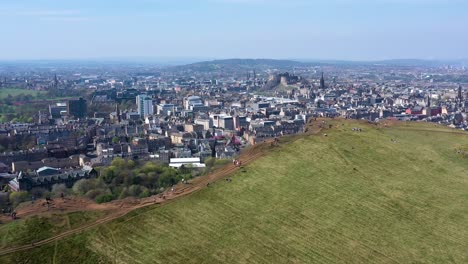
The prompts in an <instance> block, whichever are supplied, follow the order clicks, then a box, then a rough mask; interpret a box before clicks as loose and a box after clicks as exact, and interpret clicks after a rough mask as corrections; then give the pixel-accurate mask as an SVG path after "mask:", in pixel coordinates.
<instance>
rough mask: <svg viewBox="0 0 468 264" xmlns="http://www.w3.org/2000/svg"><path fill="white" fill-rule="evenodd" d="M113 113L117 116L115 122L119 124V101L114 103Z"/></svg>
mask: <svg viewBox="0 0 468 264" xmlns="http://www.w3.org/2000/svg"><path fill="white" fill-rule="evenodd" d="M115 115H116V116H117V122H118V123H119V124H120V122H121V120H120V108H119V103H118V102H117V103H116V104H115Z"/></svg>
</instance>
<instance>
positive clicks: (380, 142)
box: [0, 119, 468, 263]
mask: <svg viewBox="0 0 468 264" xmlns="http://www.w3.org/2000/svg"><path fill="white" fill-rule="evenodd" d="M324 122H327V123H326V124H325V126H324V127H325V130H322V131H321V132H320V133H315V134H310V135H303V136H297V137H293V138H288V137H286V138H284V137H283V138H281V139H280V143H279V146H266V147H265V151H267V152H268V153H269V154H267V155H266V156H263V157H261V158H259V159H258V160H256V161H254V162H253V163H250V164H248V165H246V166H244V168H242V169H239V170H238V171H236V172H235V173H234V174H233V175H231V176H230V178H231V179H232V181H224V180H222V181H219V182H216V183H213V184H211V185H210V186H209V187H206V188H204V189H202V190H200V191H199V192H196V193H193V194H192V195H188V196H186V197H183V198H180V199H178V200H176V201H173V202H171V203H167V204H165V205H162V206H158V205H155V206H152V207H148V208H145V209H143V210H139V211H135V212H132V213H131V214H129V215H126V216H124V217H122V218H121V219H117V220H115V221H112V222H111V223H106V224H103V225H101V226H99V227H96V228H93V229H89V230H87V231H83V232H81V233H80V234H77V235H74V236H71V237H68V238H66V239H63V240H61V241H57V242H55V243H49V244H46V245H43V246H41V247H38V248H35V249H31V250H24V251H20V252H17V253H14V254H10V255H3V256H0V263H46V262H52V261H51V260H54V262H56V263H416V262H417V263H468V262H467V261H468V251H467V250H466V245H468V191H467V190H468V180H467V174H466V171H467V170H468V162H467V159H468V154H467V153H468V137H467V136H466V135H467V133H466V132H462V131H457V130H452V129H448V128H445V127H440V126H439V127H436V126H434V124H429V123H398V122H395V123H391V122H387V123H386V124H385V125H383V124H381V125H379V126H377V125H374V124H369V123H367V122H365V121H353V120H340V119H335V120H324ZM319 126H323V124H322V122H321V121H317V122H316V123H314V124H312V125H311V126H310V127H308V128H307V129H308V131H317V130H318V129H319ZM330 127H331V128H330ZM353 128H359V130H356V129H353ZM325 133H326V135H327V136H325ZM287 141H290V143H287ZM435 142H437V143H436V144H435ZM247 151H250V150H247ZM247 153H250V152H247ZM71 219H72V218H71ZM39 220H40V219H36V222H38V224H41V223H42V225H39V226H38V227H37V229H31V230H33V231H36V230H39V231H41V232H47V230H50V229H51V226H54V225H63V226H67V225H70V222H72V220H69V221H63V222H61V221H57V220H55V218H54V221H53V222H52V223H51V222H47V221H39ZM27 221H28V220H26V221H25V220H18V221H17V222H12V223H9V224H6V225H5V226H4V227H2V226H0V237H2V239H3V243H4V246H5V247H6V246H8V245H9V243H8V241H24V240H22V239H23V238H22V237H21V236H20V234H28V233H27V231H28V230H29V229H24V228H22V225H23V223H25V222H26V223H27ZM31 221H32V220H31ZM23 230H24V231H23ZM43 230H46V231H43ZM20 231H21V232H20ZM33 231H30V232H33ZM39 231H38V232H39ZM32 234H34V235H36V233H32Z"/></svg>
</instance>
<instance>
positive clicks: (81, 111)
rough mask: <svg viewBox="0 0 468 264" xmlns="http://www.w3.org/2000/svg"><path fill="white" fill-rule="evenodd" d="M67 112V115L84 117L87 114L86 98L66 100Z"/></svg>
mask: <svg viewBox="0 0 468 264" xmlns="http://www.w3.org/2000/svg"><path fill="white" fill-rule="evenodd" d="M67 112H68V114H69V115H71V116H74V117H76V118H83V117H86V114H87V106H86V100H85V99H83V98H81V97H80V99H77V100H76V99H75V100H68V104H67Z"/></svg>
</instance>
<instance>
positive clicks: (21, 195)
mask: <svg viewBox="0 0 468 264" xmlns="http://www.w3.org/2000/svg"><path fill="white" fill-rule="evenodd" d="M29 198H30V197H29V193H28V192H24V191H21V192H12V193H10V197H9V199H10V202H11V203H13V207H16V206H18V205H19V204H20V203H22V202H26V201H28V200H29Z"/></svg>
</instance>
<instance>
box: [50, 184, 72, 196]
mask: <svg viewBox="0 0 468 264" xmlns="http://www.w3.org/2000/svg"><path fill="white" fill-rule="evenodd" d="M67 191H68V189H67V186H65V184H63V183H60V184H54V185H52V191H51V193H52V195H53V196H54V197H59V196H60V195H61V194H62V193H63V194H65V193H67Z"/></svg>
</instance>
